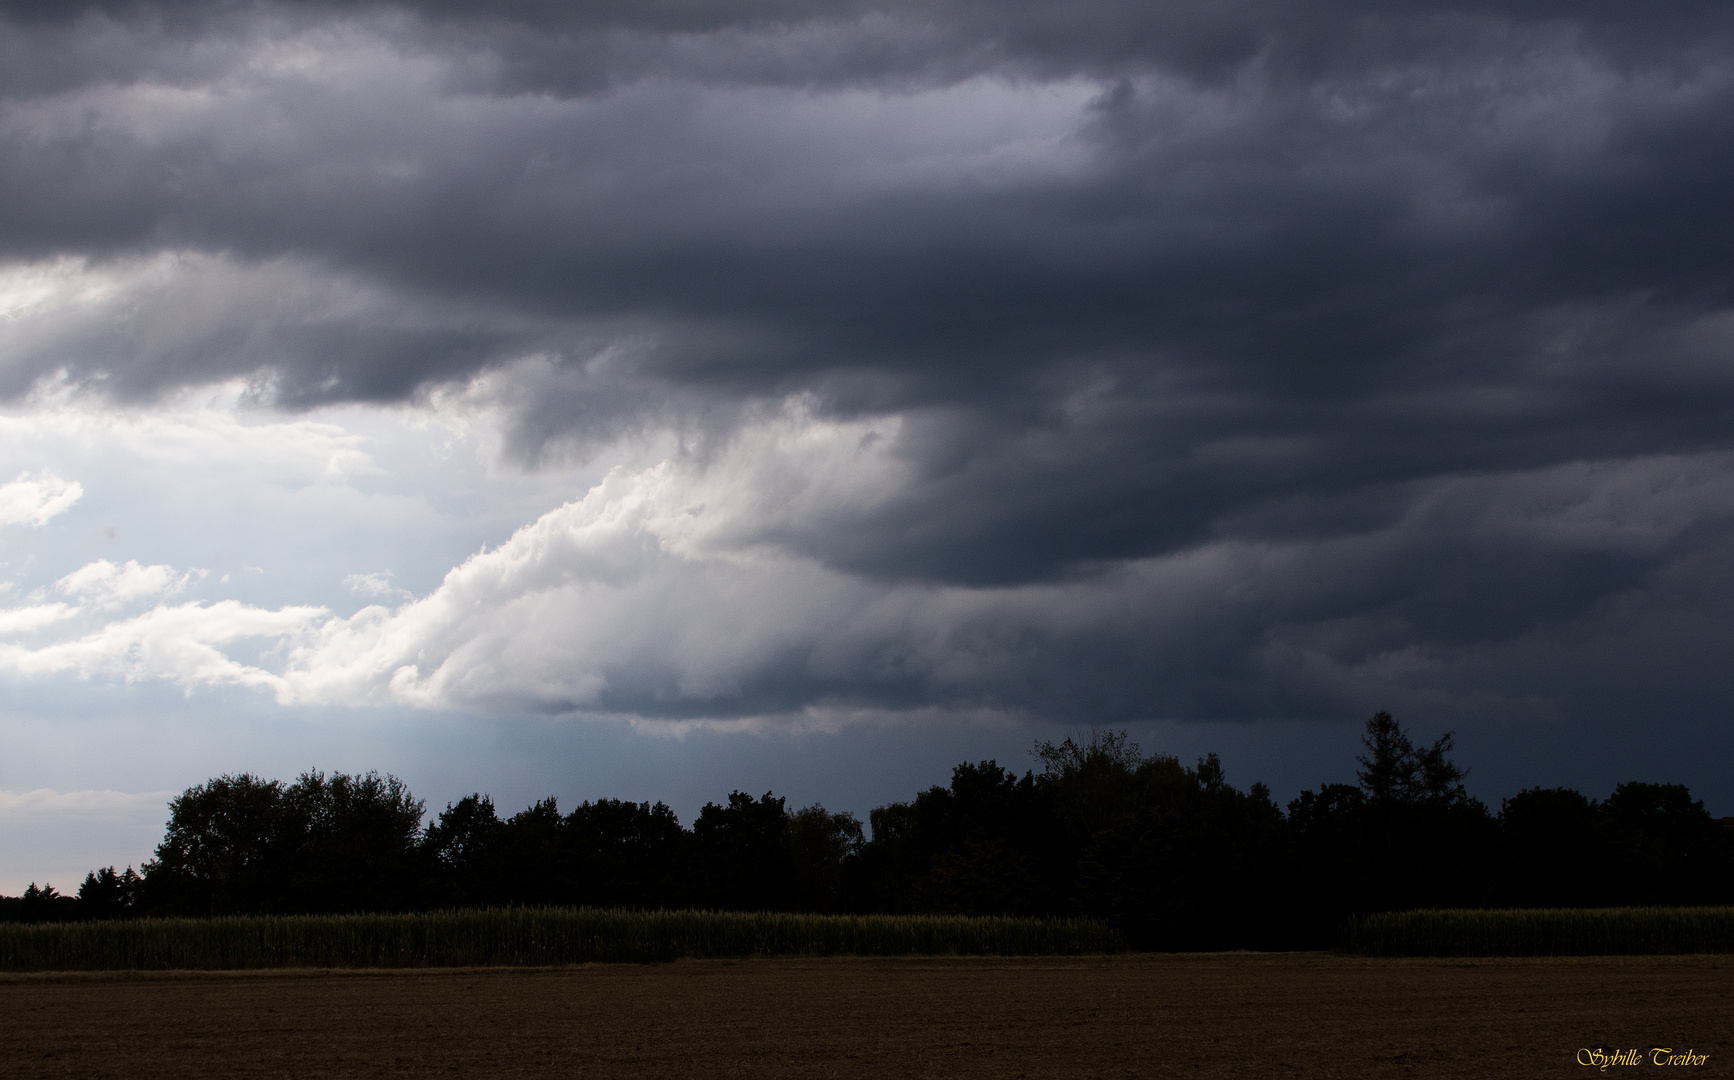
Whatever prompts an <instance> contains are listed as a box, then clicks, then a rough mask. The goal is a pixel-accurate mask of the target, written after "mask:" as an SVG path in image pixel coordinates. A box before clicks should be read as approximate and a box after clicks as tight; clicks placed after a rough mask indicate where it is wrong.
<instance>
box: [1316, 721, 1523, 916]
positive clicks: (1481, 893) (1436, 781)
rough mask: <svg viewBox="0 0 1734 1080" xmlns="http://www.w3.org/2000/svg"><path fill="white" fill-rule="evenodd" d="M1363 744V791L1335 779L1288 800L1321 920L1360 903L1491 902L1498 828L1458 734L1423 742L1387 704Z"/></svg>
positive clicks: (1364, 907)
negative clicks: (1471, 786) (1468, 773)
mask: <svg viewBox="0 0 1734 1080" xmlns="http://www.w3.org/2000/svg"><path fill="white" fill-rule="evenodd" d="M1361 743H1362V747H1363V751H1364V752H1363V753H1362V754H1361V755H1360V756H1359V757H1358V758H1357V759H1356V760H1357V761H1358V762H1359V764H1360V766H1361V767H1360V769H1359V770H1357V773H1356V775H1357V777H1358V778H1359V779H1360V781H1361V787H1360V797H1359V798H1355V797H1353V796H1351V795H1350V794H1349V793H1348V791H1347V790H1346V789H1345V788H1344V786H1343V785H1331V786H1330V787H1327V788H1325V789H1321V791H1320V792H1319V794H1317V795H1314V794H1313V793H1312V792H1302V794H1301V796H1300V797H1299V798H1298V799H1296V800H1294V801H1293V802H1292V803H1290V804H1289V822H1290V827H1291V828H1292V829H1293V831H1294V833H1295V839H1296V850H1297V853H1298V857H1299V860H1300V879H1299V888H1300V893H1301V895H1302V896H1303V897H1304V898H1305V900H1304V903H1306V904H1309V905H1312V907H1313V915H1312V916H1311V917H1312V919H1313V921H1314V923H1315V925H1324V924H1334V923H1336V922H1338V921H1340V920H1341V918H1343V917H1345V916H1346V915H1348V914H1351V913H1354V912H1359V911H1381V910H1397V909H1402V908H1412V907H1460V906H1473V905H1476V904H1479V903H1484V902H1487V901H1490V900H1492V899H1493V898H1494V895H1495V893H1496V891H1497V890H1496V889H1495V887H1494V884H1493V880H1492V878H1493V871H1494V869H1495V868H1496V866H1497V856H1496V850H1497V840H1498V831H1497V827H1496V825H1495V823H1494V821H1493V818H1492V816H1491V815H1490V814H1489V813H1488V812H1487V808H1486V807H1485V806H1483V805H1482V804H1481V803H1480V802H1479V801H1478V800H1476V799H1473V798H1471V797H1470V796H1469V794H1468V792H1467V791H1466V790H1465V789H1464V786H1463V777H1464V775H1465V773H1464V770H1462V769H1461V768H1459V767H1458V766H1457V765H1456V763H1454V762H1453V761H1452V760H1451V759H1450V757H1449V756H1448V755H1449V753H1450V751H1451V744H1452V737H1451V735H1450V733H1446V734H1445V735H1443V736H1441V737H1440V738H1439V739H1438V740H1437V741H1436V742H1434V743H1433V745H1432V746H1430V747H1427V748H1425V749H1418V748H1417V747H1416V746H1415V745H1414V743H1413V742H1412V740H1411V739H1410V738H1409V735H1408V733H1407V732H1405V731H1404V730H1403V727H1402V725H1401V724H1399V723H1398V722H1397V720H1396V719H1395V718H1394V717H1393V716H1392V715H1391V714H1390V713H1388V712H1383V711H1381V712H1379V713H1376V714H1375V715H1374V716H1373V717H1372V718H1371V719H1369V720H1368V721H1367V725H1366V732H1365V734H1364V735H1363V736H1362V740H1361Z"/></svg>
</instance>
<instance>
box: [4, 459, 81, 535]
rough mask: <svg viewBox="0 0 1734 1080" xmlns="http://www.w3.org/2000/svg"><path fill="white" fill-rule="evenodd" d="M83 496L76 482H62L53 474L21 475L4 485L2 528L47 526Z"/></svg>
mask: <svg viewBox="0 0 1734 1080" xmlns="http://www.w3.org/2000/svg"><path fill="white" fill-rule="evenodd" d="M83 495H84V488H83V486H82V485H80V484H79V482H78V481H76V480H62V479H61V478H60V477H58V476H55V475H54V474H53V473H51V472H43V473H39V474H37V475H35V476H32V475H30V474H29V473H20V474H19V476H18V479H16V480H14V481H12V482H11V483H10V484H0V526H6V525H35V526H42V525H46V524H47V523H48V521H49V519H51V518H53V517H55V516H56V515H58V514H62V513H64V512H65V511H66V510H68V509H69V508H71V506H72V504H73V503H76V502H77V501H78V500H79V498H80V497H81V496H83Z"/></svg>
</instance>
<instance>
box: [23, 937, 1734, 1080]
mask: <svg viewBox="0 0 1734 1080" xmlns="http://www.w3.org/2000/svg"><path fill="white" fill-rule="evenodd" d="M1652 1047H1669V1048H1674V1049H1675V1050H1676V1053H1683V1052H1685V1051H1686V1050H1687V1049H1692V1050H1695V1051H1696V1053H1698V1054H1700V1055H1705V1056H1706V1060H1705V1061H1704V1062H1703V1064H1701V1065H1696V1066H1686V1065H1676V1066H1665V1065H1664V1066H1661V1067H1658V1066H1656V1065H1653V1064H1652V1063H1651V1060H1650V1059H1651V1048H1652ZM1596 1048H1601V1049H1604V1050H1607V1051H1609V1052H1612V1051H1614V1050H1616V1049H1621V1050H1624V1049H1632V1048H1637V1049H1638V1050H1639V1051H1640V1055H1639V1057H1640V1062H1639V1064H1637V1065H1633V1066H1625V1067H1615V1068H1611V1069H1608V1070H1606V1072H1607V1073H1611V1074H1613V1075H1615V1076H1628V1077H1630V1076H1638V1075H1645V1076H1647V1075H1655V1074H1657V1073H1662V1074H1665V1075H1670V1076H1673V1075H1683V1076H1690V1077H1701V1076H1728V1075H1734V1069H1730V1063H1731V1062H1734V957H1728V956H1691V957H1608V958H1576V959H1520V960H1376V959H1364V958H1355V957H1345V956H1335V955H1328V954H1321V953H1291V954H1244V953H1240V954H1197V955H1182V956H1162V955H1157V956H1152V955H1134V956H1115V957H1095V958H1084V959H1071V958H1064V959H1055V958H1044V959H896V960H886V959H855V958H849V959H764V960H743V961H682V962H679V963H674V964H659V965H643V966H638V965H591V966H585V967H572V968H552V969H550V968H541V969H498V968H487V969H477V968H471V969H459V970H438V969H432V970H430V969H421V970H411V971H249V972H185V973H178V972H170V973H154V974H129V973H101V974H70V973H69V974H33V975H0V1074H3V1075H7V1076H32V1077H53V1076H62V1075H71V1076H79V1077H92V1078H94V1077H125V1078H127V1080H147V1078H154V1077H205V1076H213V1077H214V1076H221V1077H297V1078H300V1077H396V1076H417V1077H420V1076H458V1077H563V1078H569V1077H656V1078H681V1077H704V1078H718V1077H752V1078H755V1080H776V1078H782V1077H1008V1078H1009V1077H1131V1076H1136V1077H1162V1076H1185V1077H1216V1076H1236V1077H1246V1076H1250V1077H1379V1076H1440V1077H1453V1076H1476V1077H1482V1076H1524V1077H1544V1076H1578V1075H1581V1076H1591V1075H1597V1074H1598V1073H1600V1072H1601V1070H1598V1069H1596V1068H1595V1067H1593V1066H1588V1067H1586V1066H1584V1065H1580V1064H1578V1062H1577V1055H1578V1052H1579V1050H1580V1049H1596Z"/></svg>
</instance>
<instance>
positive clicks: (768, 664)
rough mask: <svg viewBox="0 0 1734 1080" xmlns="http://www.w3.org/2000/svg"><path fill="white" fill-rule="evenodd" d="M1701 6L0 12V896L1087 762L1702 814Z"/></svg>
mask: <svg viewBox="0 0 1734 1080" xmlns="http://www.w3.org/2000/svg"><path fill="white" fill-rule="evenodd" d="M1731 192H1734V8H1731V7H1730V6H1729V5H1728V4H1726V3H1725V2H1721V0H1716V2H1703V3H1698V2H1689V0H1683V2H1674V3H1666V4H1663V5H1660V6H1656V5H1633V4H1629V3H1612V2H1607V3H1602V2H1595V0H1590V2H1585V3H1575V4H1563V3H1554V2H1550V0H1534V2H1528V3H1522V2H1514V3H1505V4H1497V3H1482V2H1475V0H1464V2H1462V3H1457V4H1444V3H1437V4H1435V3H1427V2H1425V0H1422V2H1414V0H1406V2H1404V3H1379V2H1374V0H1339V2H1326V3H1314V4H1281V3H1272V2H1265V0H1248V2H1236V0H1208V2H1206V0H1177V2H1166V3H1160V4H1156V3H1149V2H1147V0H1070V2H1060V3H1052V4H1042V5H1028V4H1010V3H1005V2H1003V0H1002V2H998V3H994V2H976V0H954V2H947V0H921V2H919V3H917V2H913V0H910V2H902V0H836V2H826V3H808V2H803V0H746V2H739V3H718V2H706V3H699V2H695V0H621V2H619V3H612V2H609V0H602V2H597V3H585V4H564V3H555V2H552V0H548V2H542V0H495V2H491V3H485V4H484V3H473V2H469V0H437V2H428V3H423V4H419V5H415V4H404V5H398V4H387V3H380V4H370V3H344V2H338V0H331V2H327V3H269V2H263V3H171V2H165V3H154V4H153V3H115V4H88V5H79V4H76V3H60V2H57V3H35V2H24V0H11V2H0V691H3V693H4V706H3V708H4V713H3V715H0V891H7V892H14V893H15V892H16V891H17V890H18V889H19V888H21V887H22V885H23V884H25V883H27V882H28V881H30V880H42V879H44V878H47V879H50V880H53V881H54V882H55V884H57V885H59V886H61V887H62V888H69V887H76V884H77V881H76V878H77V877H81V876H82V874H83V871H84V870H85V869H88V868H89V867H91V866H94V865H99V864H106V863H108V862H111V861H112V862H117V863H121V864H124V863H126V862H137V861H139V860H141V859H143V858H145V857H147V856H148V855H149V853H150V848H151V846H152V845H153V844H154V843H155V841H156V840H157V839H158V838H159V837H160V833H161V825H162V822H163V820H164V817H165V812H164V803H165V801H166V799H167V798H168V797H169V795H171V794H173V793H174V792H176V791H178V790H180V789H182V788H185V787H186V786H188V785H190V784H193V783H197V782H200V781H202V780H204V779H206V778H208V777H210V776H213V775H216V774H219V773H224V772H236V771H240V770H243V769H247V770H253V771H255V772H261V773H264V774H265V775H270V776H279V777H283V778H290V777H292V776H293V775H295V774H296V773H298V772H300V771H301V770H303V769H307V768H323V769H328V770H329V769H343V770H346V771H354V770H361V769H370V768H377V769H380V770H382V771H390V772H395V773H397V774H399V775H401V776H403V777H405V779H407V780H409V781H410V783H411V786H412V788H414V789H415V790H416V791H417V793H418V794H421V795H423V796H425V797H426V798H428V799H429V801H430V803H431V804H432V805H433V807H434V808H435V809H437V808H438V807H440V806H443V804H444V802H445V801H447V800H449V799H455V798H457V797H459V796H461V795H463V794H465V793H467V792H469V791H471V790H475V789H477V788H480V789H483V790H490V791H492V792H494V794H495V795H496V797H497V799H498V800H499V801H500V802H501V803H502V805H503V806H504V807H505V808H507V809H515V808H517V807H520V806H522V805H524V804H526V803H528V802H529V801H530V800H532V799H534V798H538V797H540V796H542V795H546V794H557V795H559V796H560V797H561V798H562V800H563V801H564V802H565V803H566V804H567V805H570V804H571V803H572V802H574V801H575V800H577V799H582V798H595V797H599V796H622V797H629V798H634V799H657V798H663V799H667V800H668V801H669V802H670V803H671V805H673V806H674V807H675V809H676V810H677V812H679V813H680V814H681V816H682V819H683V820H686V821H690V820H691V817H692V815H693V814H694V813H695V812H696V810H697V808H698V807H699V806H700V805H702V803H703V802H704V801H706V800H708V799H719V800H720V799H722V798H723V797H724V796H726V795H727V794H728V792H729V791H730V790H731V789H733V788H735V787H743V788H748V789H753V790H763V789H765V788H771V789H774V790H776V791H777V792H778V793H780V794H788V795H789V796H790V797H791V799H793V800H795V801H797V802H799V803H806V802H811V801H815V800H816V801H822V802H824V803H825V804H826V805H827V806H829V807H831V808H832V809H847V810H853V811H855V812H857V813H859V814H862V815H863V816H865V812H866V811H867V810H868V809H870V808H871V807H872V806H874V805H878V804H880V803H883V802H886V801H889V800H891V799H894V798H907V797H908V796H909V795H911V794H913V792H914V791H915V790H916V789H917V788H918V787H921V786H926V785H927V784H931V783H936V782H944V781H945V779H946V778H947V776H948V774H949V769H950V766H951V765H953V764H955V763H956V762H957V761H960V760H964V759H966V758H968V759H975V758H985V757H997V758H998V759H999V760H1001V761H1002V763H1006V764H1009V765H1012V766H1015V767H1017V768H1019V769H1022V768H1024V767H1027V766H1028V765H1029V764H1030V760H1029V755H1028V750H1029V747H1030V745H1031V744H1032V743H1033V742H1034V741H1035V740H1036V739H1042V738H1057V737H1062V736H1064V735H1065V734H1066V733H1068V732H1074V731H1081V730H1084V729H1087V728H1089V727H1091V726H1097V727H1124V728H1128V729H1130V730H1132V731H1133V733H1134V734H1135V736H1136V737H1138V738H1139V739H1140V741H1141V742H1142V744H1143V746H1144V749H1145V750H1152V751H1163V752H1172V753H1177V754H1180V755H1182V756H1183V757H1185V758H1187V759H1188V760H1190V759H1191V758H1192V757H1195V756H1196V755H1197V754H1200V753H1203V752H1206V751H1208V750H1211V749H1218V750H1220V751H1222V753H1223V754H1224V758H1225V761H1226V762H1227V765H1228V768H1229V778H1230V780H1231V781H1233V782H1236V783H1238V784H1240V785H1241V786H1245V785H1246V784H1248V783H1250V782H1252V781H1253V780H1258V779H1263V780H1265V781H1267V782H1269V783H1271V784H1272V786H1273V787H1274V788H1275V789H1276V791H1277V793H1278V795H1279V796H1282V797H1284V798H1287V797H1292V795H1294V794H1295V793H1296V792H1298V791H1299V790H1300V788H1301V787H1303V786H1313V785H1316V784H1317V783H1319V782H1322V781H1327V780H1346V779H1349V778H1350V777H1351V774H1352V770H1353V755H1354V751H1355V739H1356V736H1357V734H1358V729H1359V725H1360V723H1361V721H1363V720H1364V719H1365V717H1366V716H1367V715H1369V714H1370V713H1371V712H1373V711H1374V710H1376V709H1379V708H1387V709H1390V710H1392V711H1393V712H1395V713H1396V714H1397V715H1398V716H1399V718H1401V719H1403V720H1404V721H1405V722H1407V723H1408V724H1410V725H1411V726H1412V727H1413V728H1414V730H1415V731H1416V733H1417V734H1418V735H1420V736H1423V737H1424V738H1427V739H1429V740H1430V739H1431V738H1433V737H1435V736H1436V735H1438V734H1439V733H1441V732H1443V731H1445V730H1448V729H1451V730H1455V731H1456V732H1457V733H1458V735H1457V739H1458V750H1459V754H1458V757H1459V760H1460V761H1461V762H1462V763H1464V764H1466V765H1468V766H1470V767H1471V769H1472V772H1471V776H1470V780H1471V788H1472V790H1473V791H1475V793H1477V794H1478V795H1480V796H1481V797H1482V798H1484V799H1487V800H1488V801H1490V802H1491V803H1492V804H1493V805H1494V806H1495V807H1497V802H1498V799H1499V798H1500V797H1501V796H1504V795H1510V794H1513V793H1515V792H1516V791H1517V790H1519V789H1520V788H1523V787H1527V786H1532V785H1538V784H1542V785H1549V786H1551V785H1556V784H1566V785H1571V786H1575V787H1580V788H1582V789H1584V790H1585V791H1586V792H1587V793H1589V794H1591V795H1605V794H1606V793H1607V791H1608V790H1609V789H1611V787H1612V785H1613V784H1614V783H1616V782H1618V781H1620V780H1627V779H1644V780H1654V781H1674V782H1684V783H1688V784H1690V785H1692V787H1693V789H1694V791H1695V793H1697V794H1698V795H1700V796H1702V797H1704V798H1706V800H1707V801H1708V803H1709V805H1710V809H1711V811H1712V812H1713V813H1717V814H1724V815H1725V814H1734V773H1731V771H1730V769H1729V765H1730V763H1731V761H1734V737H1731V734H1734V725H1731V720H1734V679H1731V678H1730V676H1729V671H1730V670H1734V663H1731V658H1734V196H1731V195H1730V193H1731Z"/></svg>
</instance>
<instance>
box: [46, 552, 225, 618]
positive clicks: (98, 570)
mask: <svg viewBox="0 0 1734 1080" xmlns="http://www.w3.org/2000/svg"><path fill="white" fill-rule="evenodd" d="M192 576H193V574H192V573H191V572H189V573H186V574H177V573H175V569H174V567H172V566H162V565H158V566H140V565H139V564H138V561H137V560H136V559H129V560H127V562H126V564H125V565H123V566H117V565H115V564H114V563H112V562H109V561H108V560H107V559H98V560H96V561H95V562H93V563H87V564H85V565H84V566H81V567H79V568H78V569H77V570H74V571H73V572H72V573H70V574H68V575H66V576H65V577H63V578H61V579H60V580H59V581H58V582H56V583H55V588H56V589H57V590H59V591H60V592H63V593H66V594H67V595H69V596H73V597H77V598H78V599H79V600H80V601H82V602H84V603H86V604H89V605H91V606H92V607H96V608H116V607H120V606H122V605H123V604H129V603H133V602H135V601H138V600H154V599H156V598H157V597H159V596H164V595H166V594H170V593H174V592H178V591H179V590H180V589H182V588H184V587H185V586H186V583H187V581H188V579H189V578H191V577H192Z"/></svg>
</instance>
